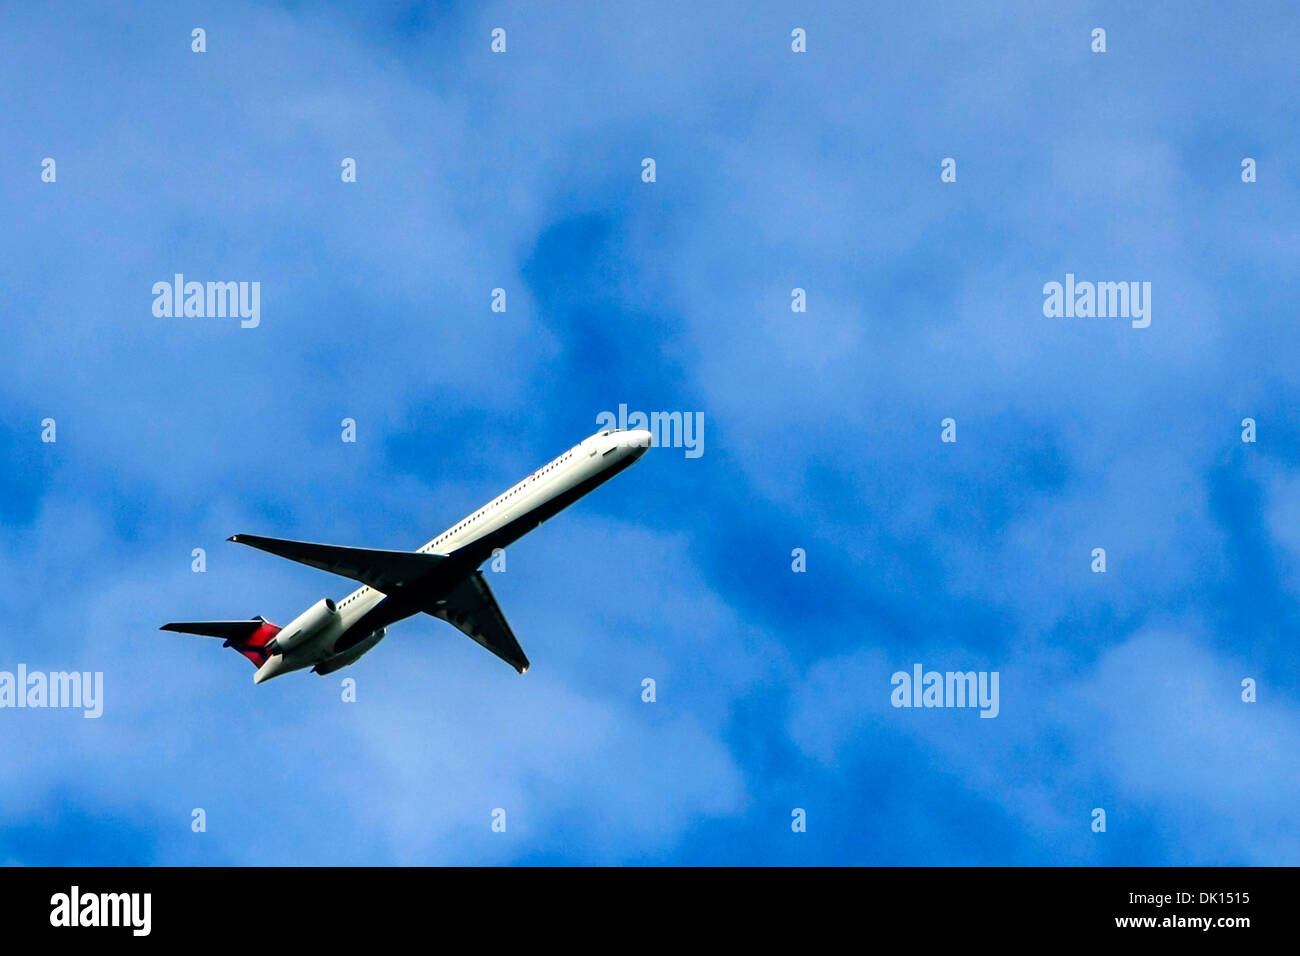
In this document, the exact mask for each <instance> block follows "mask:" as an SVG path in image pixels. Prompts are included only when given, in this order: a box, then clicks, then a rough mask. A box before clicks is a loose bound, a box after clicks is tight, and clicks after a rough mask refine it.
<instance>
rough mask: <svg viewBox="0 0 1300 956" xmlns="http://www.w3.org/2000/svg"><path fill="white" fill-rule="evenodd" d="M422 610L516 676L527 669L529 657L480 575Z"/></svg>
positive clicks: (471, 578) (469, 577) (463, 582)
mask: <svg viewBox="0 0 1300 956" xmlns="http://www.w3.org/2000/svg"><path fill="white" fill-rule="evenodd" d="M423 610H424V611H425V612H426V613H428V614H432V615H433V616H434V617H437V618H441V619H442V620H444V621H446V622H447V623H448V624H451V625H452V626H453V627H455V628H457V629H458V630H460V631H461V632H463V633H464V634H466V635H468V636H469V638H470V639H471V640H474V641H477V642H478V643H479V644H481V645H482V646H483V647H486V648H487V649H488V650H489V651H491V652H492V653H493V654H495V655H496V656H497V657H499V658H501V659H502V660H503V661H505V662H506V663H507V664H509V665H510V666H511V667H513V668H514V669H515V670H517V671H518V672H519V673H521V674H522V673H523V672H524V671H526V670H528V658H527V657H525V656H524V651H523V648H521V647H520V646H519V642H518V641H517V640H515V635H514V632H513V631H511V630H510V625H509V624H507V623H506V618H505V615H504V614H502V613H501V608H500V607H499V606H498V605H497V599H496V598H495V597H493V596H492V591H491V589H489V588H488V583H487V580H486V579H485V578H484V577H483V572H481V571H475V572H474V573H473V574H470V575H468V576H467V577H465V578H464V580H462V581H461V582H460V584H457V585H456V586H455V587H454V588H452V589H451V590H450V591H449V592H448V593H447V594H445V595H443V596H442V597H441V598H440V599H439V600H437V601H435V602H434V603H433V604H432V605H429V606H426V607H424V608H423Z"/></svg>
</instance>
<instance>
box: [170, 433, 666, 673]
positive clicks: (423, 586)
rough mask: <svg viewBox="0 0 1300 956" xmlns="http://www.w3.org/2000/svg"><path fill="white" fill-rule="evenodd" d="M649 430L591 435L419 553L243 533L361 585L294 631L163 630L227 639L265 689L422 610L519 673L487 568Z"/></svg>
mask: <svg viewBox="0 0 1300 956" xmlns="http://www.w3.org/2000/svg"><path fill="white" fill-rule="evenodd" d="M650 442H651V434H650V432H648V431H646V430H644V429H623V430H619V429H609V430H606V431H601V432H597V433H596V434H594V435H591V436H589V437H588V438H584V439H583V440H582V441H581V442H579V443H578V444H577V445H574V446H573V447H572V448H570V449H569V450H568V451H566V452H565V453H564V454H562V455H560V456H559V457H558V458H556V459H554V460H553V461H550V462H548V463H547V464H545V465H543V466H542V467H541V468H539V469H537V470H536V471H535V472H533V473H532V474H531V475H529V476H528V477H527V478H525V479H524V480H523V481H520V482H519V483H518V484H516V485H514V486H513V487H511V488H509V489H508V490H506V491H505V492H503V493H502V494H500V495H498V496H497V497H496V498H494V499H492V500H491V501H489V502H488V503H487V504H485V505H484V506H483V507H481V508H479V509H478V510H477V511H475V512H473V513H471V514H468V515H466V516H465V517H464V518H462V519H461V520H460V521H458V522H456V523H455V524H454V525H452V526H451V527H450V528H448V529H447V530H446V531H444V532H443V533H442V534H440V535H438V537H436V538H434V539H433V540H432V541H429V542H428V543H426V544H425V545H424V546H423V547H422V548H420V549H419V550H418V551H379V550H374V549H371V548H344V547H338V546H336V545H331V544H312V543H309V542H306V541H285V540H282V539H280V538H264V537H261V536H260V535H253V534H236V535H232V536H231V537H230V538H229V539H227V540H230V541H234V542H236V543H238V544H246V545H248V546H249V547H253V548H257V549H259V550H261V551H267V552H269V553H271V554H274V555H278V556H279V557H282V558H288V559H289V560H290V561H297V562H299V563H300V564H306V565H309V566H311V567H313V568H319V569H321V570H322V571H330V572H332V573H334V574H338V575H342V576H343V577H347V578H352V579H353V580H355V581H359V582H361V587H359V588H358V589H357V590H355V591H353V592H352V593H351V594H349V595H348V596H347V597H345V598H343V599H342V600H339V601H334V600H332V599H331V598H322V599H321V600H319V601H317V602H316V603H315V604H313V605H312V606H311V607H310V608H308V609H307V610H306V611H304V612H303V613H302V614H300V615H298V616H297V617H296V618H294V619H293V621H292V622H291V623H290V624H289V625H287V626H286V627H277V626H276V625H274V624H272V623H271V622H270V621H268V620H267V619H266V618H264V617H255V618H252V619H251V620H247V621H189V622H183V621H182V622H173V623H171V624H164V625H163V626H162V628H161V629H162V630H164V631H177V632H180V633H182V634H199V635H203V636H205V637H219V638H222V639H223V640H224V641H225V643H224V644H222V645H221V646H222V647H233V648H234V649H235V650H236V651H238V652H239V653H240V654H243V655H244V656H245V657H246V658H248V659H249V660H250V661H252V662H253V664H254V666H256V667H257V673H255V674H254V675H253V683H254V684H260V683H262V682H263V681H267V680H270V679H271V678H272V677H278V676H280V675H281V674H288V673H290V672H291V671H296V670H302V669H303V668H306V667H310V668H311V669H312V671H313V672H314V673H317V674H322V675H324V674H332V673H333V672H334V671H336V670H338V669H339V668H341V667H347V666H348V665H349V664H353V663H355V662H356V661H357V660H358V659H359V658H360V657H361V656H362V655H363V654H365V653H366V652H367V651H370V650H372V649H373V648H374V646H375V645H376V644H378V643H379V642H380V641H381V640H383V638H384V635H385V634H387V632H388V627H389V626H390V625H392V624H395V623H396V622H398V621H400V620H403V619H404V618H408V617H413V616H414V615H416V614H419V613H421V612H423V613H425V614H431V615H433V616H434V617H436V618H441V619H442V620H444V621H446V622H448V623H449V624H451V625H452V626H453V627H456V628H457V629H459V630H460V631H462V632H463V633H465V634H466V635H468V636H469V637H470V638H471V639H472V640H474V641H476V642H478V643H479V644H481V645H482V646H483V647H485V648H487V649H488V650H489V651H491V652H492V653H493V654H495V655H496V656H497V657H499V658H501V659H502V660H503V661H505V662H506V663H507V664H509V665H510V666H511V667H513V668H514V669H515V670H516V671H518V672H519V673H520V674H523V673H524V672H525V671H527V670H528V658H527V657H525V656H524V652H523V649H522V648H521V647H520V646H519V642H518V641H517V640H516V639H515V635H514V633H513V632H512V631H511V630H510V625H509V624H507V623H506V619H505V616H504V615H503V614H502V613H501V608H500V607H498V606H497V601H496V598H495V597H493V596H492V591H491V590H490V589H489V588H488V584H487V580H486V579H485V578H484V577H483V572H481V571H480V570H478V569H479V566H480V565H481V564H483V562H484V561H486V560H487V559H488V558H490V557H491V556H492V554H493V552H494V551H495V550H496V549H497V548H504V547H506V546H507V545H509V544H512V543H514V542H515V541H517V540H519V538H521V537H523V536H524V535H525V534H527V533H528V532H529V531H532V530H533V529H534V528H536V527H537V526H538V525H540V524H541V523H542V522H543V521H545V520H547V519H548V518H550V517H553V516H554V515H556V514H557V513H559V512H560V511H562V510H563V509H565V508H567V507H568V506H569V505H571V504H573V503H574V502H575V501H577V500H578V499H579V498H581V497H582V496H584V495H586V494H587V493H588V492H590V491H592V490H593V489H595V488H596V487H597V486H598V485H602V484H604V483H605V482H606V481H609V479H611V478H613V477H614V476H615V475H617V474H618V473H619V472H620V471H623V470H624V469H625V468H627V467H629V466H631V465H632V464H634V463H635V462H636V461H637V460H638V459H639V458H640V457H641V456H642V455H644V454H645V451H646V449H647V448H649V447H650Z"/></svg>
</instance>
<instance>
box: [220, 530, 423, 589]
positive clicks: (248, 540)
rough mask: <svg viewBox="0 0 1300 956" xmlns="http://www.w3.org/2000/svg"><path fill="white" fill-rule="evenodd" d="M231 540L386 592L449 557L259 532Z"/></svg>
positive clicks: (419, 576) (420, 576)
mask: <svg viewBox="0 0 1300 956" xmlns="http://www.w3.org/2000/svg"><path fill="white" fill-rule="evenodd" d="M229 540H231V541H234V542H235V543H236V544H246V545H248V546H249V547H250V548H257V549H258V550H259V551H266V552H267V553H268V554H274V555H277V556H278V557H281V558H288V559H289V560H290V561H297V562H298V563H299V564H305V565H308V566H309V567H313V568H319V569H320V570H322V571H329V572H330V573H331V574H338V575H342V576H343V577H345V578H351V579H352V580H354V581H360V582H361V583H362V584H366V585H369V586H370V587H372V588H374V589H375V590H376V591H379V592H381V593H383V594H391V593H393V591H395V590H398V589H400V588H403V587H406V586H407V585H410V584H416V583H418V582H420V581H421V580H423V579H424V578H426V577H428V576H429V575H430V574H431V573H432V572H433V571H434V570H435V569H436V568H437V567H438V565H439V564H441V563H442V562H443V561H445V560H447V559H446V557H444V556H443V555H440V554H423V553H421V552H418V551H379V550H376V549H374V548H344V547H340V546H339V545H335V544H312V543H310V542H307V541H285V540H283V539H281V538H263V537H261V536H260V535H256V534H236V535H231V537H230V538H229Z"/></svg>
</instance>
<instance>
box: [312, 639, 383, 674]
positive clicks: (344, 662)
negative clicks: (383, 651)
mask: <svg viewBox="0 0 1300 956" xmlns="http://www.w3.org/2000/svg"><path fill="white" fill-rule="evenodd" d="M386 633H388V631H387V629H386V628H382V627H381V628H380V629H379V630H377V631H375V632H374V633H373V634H370V635H368V636H367V637H365V638H364V639H363V640H360V641H358V642H357V643H356V644H353V645H352V646H351V647H349V648H347V649H346V650H343V651H340V652H339V653H337V654H335V655H334V656H333V657H327V658H325V660H323V661H321V662H320V663H319V664H317V665H316V666H315V667H313V668H312V670H314V671H315V672H316V673H317V674H321V675H325V674H332V673H334V672H335V671H336V670H338V669H339V668H341V667H347V666H348V665H349V664H352V663H354V662H355V661H356V660H357V659H358V658H359V657H360V656H361V655H362V654H364V653H365V652H366V651H368V650H370V649H371V648H372V647H374V646H375V645H376V644H378V643H379V642H380V641H382V640H383V639H384V635H385V634H386Z"/></svg>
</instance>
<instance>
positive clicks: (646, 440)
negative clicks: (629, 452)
mask: <svg viewBox="0 0 1300 956" xmlns="http://www.w3.org/2000/svg"><path fill="white" fill-rule="evenodd" d="M653 440H654V436H653V435H651V434H650V432H648V431H646V430H645V429H644V428H634V429H632V430H631V431H629V432H628V433H627V436H626V437H625V438H624V442H625V443H626V444H627V446H628V447H629V448H637V449H640V450H639V451H638V452H637V454H644V453H645V450H646V449H647V448H649V447H650V443H651V442H652V441H653Z"/></svg>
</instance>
